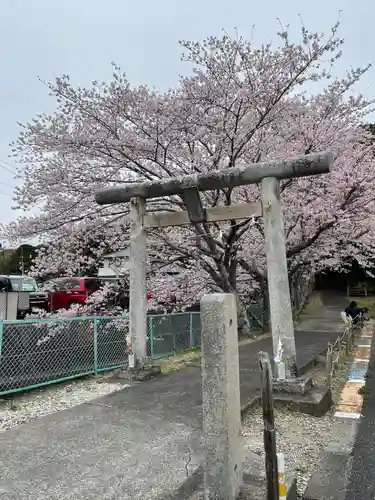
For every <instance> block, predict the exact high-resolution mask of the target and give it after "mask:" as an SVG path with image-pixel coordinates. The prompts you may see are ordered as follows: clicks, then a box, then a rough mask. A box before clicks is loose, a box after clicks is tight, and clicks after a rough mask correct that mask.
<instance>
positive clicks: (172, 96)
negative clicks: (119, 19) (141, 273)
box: [2, 25, 375, 304]
mask: <svg viewBox="0 0 375 500" xmlns="http://www.w3.org/2000/svg"><path fill="white" fill-rule="evenodd" d="M338 28H339V26H338V25H336V26H334V27H333V28H332V30H331V32H330V33H329V34H328V36H325V35H324V34H320V33H310V32H308V31H307V30H306V29H305V28H304V27H303V28H302V33H301V40H300V41H297V42H293V41H292V40H291V39H290V36H289V33H288V31H283V32H282V33H279V34H278V35H279V45H278V46H273V45H271V44H265V45H262V46H259V47H256V46H254V44H253V42H250V41H247V40H245V39H243V38H242V37H240V36H235V37H234V38H231V37H230V36H228V35H223V36H222V37H221V38H216V37H209V38H207V39H206V40H204V41H203V42H184V41H183V42H181V46H182V48H183V51H184V55H183V56H182V59H183V60H184V61H186V62H187V64H188V66H189V68H193V69H192V71H191V72H190V74H189V75H188V76H186V77H182V78H181V79H180V81H179V84H178V85H177V86H176V87H175V88H173V89H170V90H169V91H168V92H164V93H163V92H158V91H156V90H151V89H149V88H148V87H146V86H139V87H136V86H132V85H131V84H130V82H129V81H128V80H127V78H126V75H125V74H124V73H122V72H121V70H120V68H119V67H118V66H116V65H113V77H112V79H111V80H110V81H109V82H93V84H92V86H91V87H90V88H83V87H79V86H74V85H73V83H71V82H70V79H69V77H68V76H67V75H63V76H61V77H58V78H56V80H55V81H54V82H53V83H46V85H47V86H48V88H49V90H50V93H51V95H52V97H53V98H55V99H56V101H57V109H56V112H55V113H54V114H52V115H48V114H44V113H41V114H40V115H38V116H37V117H36V118H35V119H34V120H32V121H31V122H29V123H26V124H23V125H21V127H22V132H21V134H20V136H19V138H18V140H17V141H16V142H15V143H14V144H13V151H14V155H15V157H16V158H17V159H18V161H19V162H20V164H21V170H20V172H21V175H22V178H23V184H22V186H21V188H19V189H18V190H17V191H16V194H15V199H16V201H17V203H18V205H19V206H20V207H21V209H24V210H28V209H30V208H32V207H39V210H40V213H39V214H38V215H36V216H33V217H20V218H19V220H18V221H17V222H16V223H13V224H10V225H8V226H7V227H3V228H2V230H3V233H4V236H6V237H8V238H16V237H17V238H18V237H26V236H35V235H39V236H40V237H41V238H42V241H43V242H45V243H46V245H45V247H44V248H43V249H42V250H41V251H40V252H39V256H38V259H37V262H36V264H35V268H34V270H33V272H34V274H39V275H40V274H43V273H46V272H59V271H63V272H65V273H69V272H76V271H77V270H78V269H80V271H81V272H84V270H85V269H88V268H90V267H91V266H93V265H95V264H98V263H99V262H100V260H101V258H102V255H103V254H104V253H106V252H108V251H109V250H110V251H115V250H117V249H120V248H123V247H126V246H128V244H129V225H128V221H127V215H128V211H129V206H128V205H114V206H109V207H102V206H97V205H96V204H95V201H94V193H95V191H96V190H97V189H98V188H102V187H104V186H109V185H119V184H126V183H129V182H136V181H141V180H154V179H160V178H163V177H174V176H178V175H184V174H191V173H199V172H209V171H213V170H218V169H221V168H225V167H232V166H235V165H239V164H243V163H249V162H251V163H256V162H260V161H266V160H269V159H275V158H284V157H292V156H296V155H300V154H306V153H310V152H314V151H325V150H329V151H331V152H332V153H333V156H334V167H333V171H332V173H331V174H330V175H326V176H320V177H313V178H304V179H292V180H288V181H284V182H283V183H282V203H283V207H284V218H285V232H286V236H287V254H288V261H289V269H290V275H291V279H292V281H293V280H294V279H297V278H298V279H300V278H301V276H309V275H311V274H312V273H314V272H316V271H319V270H321V269H323V268H325V267H327V266H328V267H331V268H343V267H344V266H345V263H346V262H347V258H348V257H352V258H353V257H354V258H356V259H357V260H358V261H359V262H360V263H361V265H363V266H365V267H366V266H367V265H368V264H369V258H368V256H369V255H370V254H369V253H368V249H371V248H373V243H374V242H373V236H372V235H373V234H374V224H375V223H374V221H375V205H374V189H373V185H374V175H375V174H374V172H375V170H374V168H373V166H374V142H373V141H372V140H370V139H371V134H370V132H369V131H368V130H367V129H365V128H364V127H363V123H364V122H365V121H366V117H367V115H368V113H369V112H370V111H371V105H372V102H371V101H369V100H367V99H365V98H364V97H363V96H359V95H357V94H356V93H355V84H356V83H357V81H358V80H359V79H360V78H361V76H362V75H363V73H364V72H365V71H366V70H367V69H368V68H367V67H366V68H359V69H352V70H349V71H348V72H347V74H346V75H345V76H344V77H343V78H340V77H337V78H334V77H333V70H334V65H335V62H336V61H337V59H339V57H340V56H341V49H342V45H343V40H342V39H340V38H339V37H338ZM259 196H260V193H259V186H256V185H254V186H247V187H242V188H237V189H234V190H228V189H227V190H223V191H220V192H219V191H218V192H206V193H204V194H203V195H202V198H203V201H204V204H205V206H207V207H213V206H215V205H220V204H226V205H230V204H232V203H237V202H244V201H255V200H258V199H259ZM183 208H184V204H183V201H182V200H181V198H179V197H178V196H173V197H169V198H166V199H160V200H151V201H149V202H148V210H149V212H155V211H161V210H169V211H171V210H172V211H173V210H180V209H183ZM148 237H149V248H150V250H152V252H153V254H154V255H155V254H156V255H158V259H150V263H149V269H148V276H149V288H150V289H152V290H153V291H154V298H155V300H157V299H160V300H161V299H163V300H165V301H168V300H171V298H172V297H174V298H175V299H176V301H177V302H178V303H181V304H186V303H191V302H194V301H196V300H198V299H199V298H200V296H201V295H202V294H204V293H206V292H210V291H235V292H236V293H238V294H239V296H240V297H242V298H243V299H244V300H247V299H248V298H249V296H250V293H252V292H254V291H256V290H259V289H263V288H264V286H265V283H266V280H265V276H266V274H265V266H266V262H265V255H264V243H263V228H262V221H261V220H246V221H233V222H228V223H222V224H200V225H195V226H191V227H183V228H181V227H180V228H176V227H173V228H168V229H165V230H162V231H161V230H158V231H150V232H149V235H148ZM92 241H95V242H97V245H96V246H95V248H94V249H92V251H91V252H90V253H87V252H86V253H85V254H84V253H83V250H84V249H87V246H88V245H89V243H90V242H92ZM168 268H170V269H172V270H173V269H174V270H175V271H176V274H173V275H172V274H168V273H166V269H168Z"/></svg>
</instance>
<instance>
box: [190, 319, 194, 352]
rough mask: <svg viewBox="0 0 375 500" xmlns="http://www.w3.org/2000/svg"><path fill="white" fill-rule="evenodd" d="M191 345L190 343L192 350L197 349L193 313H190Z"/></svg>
mask: <svg viewBox="0 0 375 500" xmlns="http://www.w3.org/2000/svg"><path fill="white" fill-rule="evenodd" d="M189 343H190V349H192V348H193V347H195V341H194V332H193V313H190V318H189Z"/></svg>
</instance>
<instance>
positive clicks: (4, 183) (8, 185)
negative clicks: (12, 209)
mask: <svg viewBox="0 0 375 500" xmlns="http://www.w3.org/2000/svg"><path fill="white" fill-rule="evenodd" d="M0 184H2V185H3V186H6V187H8V188H10V189H14V186H11V185H10V184H7V183H6V182H3V181H0Z"/></svg>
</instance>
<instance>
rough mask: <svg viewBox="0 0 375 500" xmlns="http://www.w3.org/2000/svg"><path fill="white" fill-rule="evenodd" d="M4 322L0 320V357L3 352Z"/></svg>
mask: <svg viewBox="0 0 375 500" xmlns="http://www.w3.org/2000/svg"><path fill="white" fill-rule="evenodd" d="M3 334H4V320H3V318H0V356H1V353H2V350H3Z"/></svg>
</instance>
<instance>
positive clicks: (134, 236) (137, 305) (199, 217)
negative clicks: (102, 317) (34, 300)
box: [95, 153, 331, 379]
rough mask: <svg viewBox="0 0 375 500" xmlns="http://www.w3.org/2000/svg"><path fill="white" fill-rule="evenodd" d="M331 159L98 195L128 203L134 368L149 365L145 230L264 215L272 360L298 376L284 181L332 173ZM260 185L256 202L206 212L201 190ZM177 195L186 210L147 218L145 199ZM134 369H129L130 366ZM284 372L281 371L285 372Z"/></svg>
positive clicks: (304, 159)
mask: <svg viewBox="0 0 375 500" xmlns="http://www.w3.org/2000/svg"><path fill="white" fill-rule="evenodd" d="M330 165H331V156H330V154H328V153H315V154H310V155H305V156H300V157H297V158H291V159H286V160H280V161H274V162H266V163H257V164H251V165H247V166H238V167H234V168H227V169H221V170H218V171H214V172H210V173H207V174H193V175H184V176H180V177H175V178H165V179H160V180H157V181H146V182H140V183H135V184H133V183H132V184H129V185H125V186H124V185H123V186H119V187H117V186H114V187H109V188H104V189H101V190H99V191H97V193H96V194H95V199H96V202H97V203H98V204H100V205H110V204H116V203H128V202H130V222H131V237H130V326H129V329H130V338H131V345H132V352H133V353H134V360H135V363H134V366H136V367H138V368H142V367H143V366H144V363H145V360H146V339H147V304H146V260H147V253H146V252H147V250H146V230H147V229H148V228H158V227H160V228H161V227H167V226H180V225H188V224H191V223H193V224H196V223H203V222H208V223H209V222H218V221H228V220H234V219H247V218H251V217H254V216H255V217H259V216H263V221H264V234H265V246H266V257H267V276H268V288H269V301H270V316H271V328H272V340H273V352H274V359H275V358H277V357H278V356H279V354H280V353H279V351H280V346H281V352H282V359H281V360H280V361H282V363H283V367H284V368H285V373H284V375H283V376H282V377H281V376H280V378H287V379H291V378H295V377H296V376H297V360H296V347H295V340H294V326H293V317H292V307H291V300H290V291H289V280H288V269H287V259H286V251H285V235H284V222H283V215H282V206H281V203H280V180H282V179H289V178H295V177H305V176H310V175H319V174H324V173H328V172H329V170H330ZM257 183H261V189H262V197H261V202H258V203H241V204H235V205H230V206H218V207H214V208H207V209H205V208H204V207H203V205H202V201H201V198H200V194H199V192H200V191H210V190H220V189H225V188H234V187H237V186H245V185H250V184H257ZM171 195H179V196H180V197H181V198H182V200H183V202H184V203H185V206H186V209H187V211H177V212H165V213H158V214H148V213H147V211H146V200H148V199H150V198H160V197H165V196H171ZM129 366H130V367H131V364H129ZM284 368H283V371H284Z"/></svg>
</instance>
